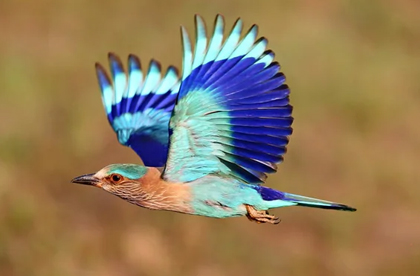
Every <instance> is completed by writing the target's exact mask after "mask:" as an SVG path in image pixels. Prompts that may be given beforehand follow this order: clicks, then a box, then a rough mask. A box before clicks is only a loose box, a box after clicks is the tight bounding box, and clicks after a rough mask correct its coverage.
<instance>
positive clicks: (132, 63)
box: [128, 54, 141, 72]
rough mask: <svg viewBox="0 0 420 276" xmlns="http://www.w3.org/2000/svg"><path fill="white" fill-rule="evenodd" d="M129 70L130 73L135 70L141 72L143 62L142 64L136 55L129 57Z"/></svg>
mask: <svg viewBox="0 0 420 276" xmlns="http://www.w3.org/2000/svg"><path fill="white" fill-rule="evenodd" d="M128 68H129V71H130V72H131V71H134V70H138V71H141V62H140V59H139V58H138V57H137V56H136V55H134V54H129V55H128Z"/></svg>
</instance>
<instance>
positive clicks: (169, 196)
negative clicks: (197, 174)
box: [133, 167, 192, 213]
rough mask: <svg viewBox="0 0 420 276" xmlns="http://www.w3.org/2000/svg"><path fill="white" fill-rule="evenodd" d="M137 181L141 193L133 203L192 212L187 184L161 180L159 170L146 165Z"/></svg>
mask: <svg viewBox="0 0 420 276" xmlns="http://www.w3.org/2000/svg"><path fill="white" fill-rule="evenodd" d="M139 182H140V187H141V191H142V192H141V193H142V195H141V196H140V197H139V199H138V200H137V201H136V202H133V203H135V204H137V205H140V206H142V207H145V208H149V209H155V210H168V211H175V212H181V213H192V209H191V207H190V206H191V204H190V201H191V193H190V189H189V187H188V186H187V185H185V184H182V183H170V182H167V181H165V180H163V179H162V178H161V171H159V170H158V169H157V168H153V167H148V170H147V173H146V174H145V175H144V176H143V177H142V178H141V179H139Z"/></svg>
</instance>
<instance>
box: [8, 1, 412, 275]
mask: <svg viewBox="0 0 420 276" xmlns="http://www.w3.org/2000/svg"><path fill="white" fill-rule="evenodd" d="M419 11H420V3H419V2H418V1H414V0H398V1H397V0H394V1H391V0H389V1H333V0H330V1H312V0H306V1H278V0H273V1H240V0H238V1H223V0H218V1H141V0H137V1H129V0H121V1H99V0H90V1H82V0H73V1H48V0H38V1H31V0H26V1H11V0H5V1H1V2H0V84H1V85H0V87H1V89H0V118H1V120H0V121H1V123H0V175H1V180H0V275H13V276H14V275H25V276H26V275H39V276H41V275H42V276H48V275H63V276H65V275H80V276H81V275H102V276H108V275H182V276H185V275H200V276H201V275H203V276H207V275H211V276H213V275H322V276H328V275H341V276H347V275H357V276H362V275H381V276H389V275H415V274H416V273H418V271H419V270H420V262H419V260H420V200H419V194H420V185H419V180H420V168H419V164H420V123H419V120H420V66H419V64H420V17H419ZM195 13H199V14H201V15H202V16H203V17H204V18H205V19H206V21H207V23H208V25H211V24H212V22H213V20H214V17H215V15H216V14H217V13H222V14H224V15H225V18H226V22H227V25H228V29H230V26H231V24H233V23H234V21H235V20H236V18H237V17H239V16H240V17H242V18H243V19H244V21H245V24H246V26H247V27H249V26H251V25H252V24H253V23H257V24H258V25H259V26H260V35H263V36H266V37H267V38H268V39H269V47H270V48H271V49H273V50H274V51H275V52H276V54H277V60H278V61H280V63H281V64H282V66H283V71H284V72H285V74H286V76H287V78H288V84H289V85H290V87H291V89H292V96H291V98H292V103H293V105H294V106H295V113H294V115H295V123H294V129H295V132H294V134H293V136H292V137H291V142H290V147H289V152H288V153H287V155H286V159H285V162H284V164H282V165H281V166H280V167H279V172H278V173H277V174H276V175H274V176H271V177H270V178H269V181H268V185H271V186H273V187H275V188H279V189H283V190H285V191H289V192H293V193H298V194H304V195H308V196H314V197H319V198H325V199H329V200H334V201H339V202H343V203H347V204H349V205H352V206H355V207H357V208H358V209H359V210H358V211H357V212H356V213H345V212H332V211H324V210H315V209H307V208H297V207H296V208H283V209H278V210H275V211H274V212H273V213H275V214H277V215H279V216H280V217H281V218H282V220H283V222H282V223H281V224H279V225H278V226H272V225H257V224H254V223H250V222H248V220H247V219H245V218H237V219H227V220H216V219H209V218H202V217H194V216H187V215H180V214H175V213H167V212H153V211H148V210H145V209H142V208H138V207H135V206H134V205H130V204H128V203H126V202H124V201H122V200H120V199H118V198H116V197H114V196H111V195H109V194H107V193H105V192H103V191H100V190H99V189H94V188H89V187H86V186H81V185H74V184H70V183H69V181H70V179H72V178H73V177H75V176H77V175H80V174H83V173H89V172H94V171H96V170H98V169H100V168H102V167H103V166H105V165H107V164H110V163H118V162H132V163H136V162H139V159H138V158H137V156H136V155H135V154H134V153H133V152H132V151H131V150H130V149H128V148H124V147H122V146H120V145H119V144H118V143H117V140H116V137H115V135H114V133H113V131H112V130H111V128H110V127H109V125H108V122H107V120H106V118H105V116H104V111H103V109H102V105H101V100H100V93H99V89H98V87H97V83H96V76H95V73H94V67H93V64H94V62H96V61H101V62H103V63H105V62H107V61H106V56H107V53H108V51H114V52H116V53H117V54H119V55H120V56H122V57H123V58H124V59H125V57H126V56H127V55H128V54H129V53H135V54H137V55H138V56H139V57H141V59H142V61H143V64H144V66H145V67H146V66H147V63H148V62H149V59H151V58H156V59H158V60H159V61H161V62H162V65H163V67H167V66H168V65H170V64H174V65H176V66H178V67H180V66H181V42H180V37H179V25H180V24H183V25H185V26H186V27H187V28H188V30H189V31H190V33H192V34H193V15H194V14H195ZM210 23H211V24H210Z"/></svg>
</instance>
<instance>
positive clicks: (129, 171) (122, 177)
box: [71, 164, 148, 197]
mask: <svg viewBox="0 0 420 276" xmlns="http://www.w3.org/2000/svg"><path fill="white" fill-rule="evenodd" d="M147 171H148V168H147V167H144V166H141V165H136V164H112V165H109V166H106V167H105V168H103V169H101V170H99V171H98V172H96V173H91V174H85V175H81V176H78V177H76V178H74V179H73V180H72V181H71V182H73V183H78V184H84V185H91V186H95V187H98V188H102V189H104V190H105V191H107V192H110V193H112V194H115V195H118V196H120V197H125V196H124V195H127V194H128V193H130V194H135V193H139V192H141V181H140V179H141V178H142V177H143V176H144V175H145V174H146V173H147Z"/></svg>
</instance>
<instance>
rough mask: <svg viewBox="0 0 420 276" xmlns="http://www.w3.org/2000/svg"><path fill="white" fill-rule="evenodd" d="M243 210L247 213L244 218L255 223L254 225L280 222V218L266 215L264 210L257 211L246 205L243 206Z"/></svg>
mask: <svg viewBox="0 0 420 276" xmlns="http://www.w3.org/2000/svg"><path fill="white" fill-rule="evenodd" d="M245 208H246V211H247V214H246V217H247V218H248V219H249V220H250V221H255V222H256V223H266V222H269V223H272V224H278V223H279V222H280V218H278V217H275V216H272V215H270V214H268V212H267V211H265V210H260V211H259V210H256V209H255V208H254V207H253V206H251V205H246V204H245Z"/></svg>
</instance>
